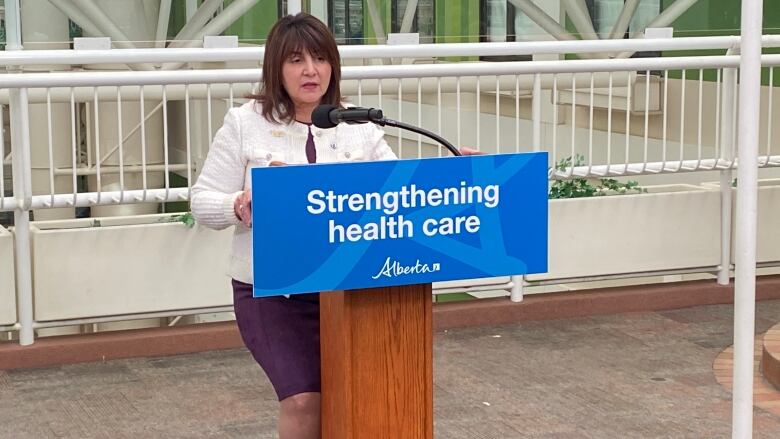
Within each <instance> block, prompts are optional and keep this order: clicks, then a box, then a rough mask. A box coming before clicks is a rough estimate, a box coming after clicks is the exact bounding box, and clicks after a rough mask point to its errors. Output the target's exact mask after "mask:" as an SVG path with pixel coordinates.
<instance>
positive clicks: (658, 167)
mask: <svg viewBox="0 0 780 439" xmlns="http://www.w3.org/2000/svg"><path fill="white" fill-rule="evenodd" d="M758 159H759V162H767V164H766V165H762V167H777V166H780V156H769V160H767V156H760V157H759V158H758ZM737 165H738V161H737V160H735V161H729V160H724V159H702V160H683V161H666V162H650V163H629V164H628V165H625V164H612V165H592V166H576V167H574V168H566V169H564V170H553V169H551V170H550V172H549V174H548V178H549V179H550V180H566V179H570V178H585V177H599V178H600V177H621V176H637V175H657V174H675V173H680V172H696V171H711V170H722V169H728V168H732V169H736V168H737ZM170 166H184V167H186V165H170ZM98 197H99V199H100V200H99V201H98ZM188 197H189V189H187V188H170V189H147V190H145V191H144V190H142V189H136V190H126V191H124V192H122V191H110V192H85V193H79V194H76V199H75V202H74V196H73V194H72V193H71V194H55V195H54V200H53V202H52V195H51V194H49V195H33V196H32V202H31V203H32V204H31V207H30V208H31V209H45V208H57V207H86V206H98V205H112V204H135V203H146V202H148V203H159V202H168V201H185V200H187V199H188ZM2 200H3V208H2V209H0V211H13V210H15V209H16V208H17V207H18V204H17V200H16V199H14V198H13V197H5V198H3V199H2Z"/></svg>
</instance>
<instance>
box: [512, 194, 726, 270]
mask: <svg viewBox="0 0 780 439" xmlns="http://www.w3.org/2000/svg"><path fill="white" fill-rule="evenodd" d="M647 189H648V192H649V193H646V194H636V195H614V196H604V197H593V198H573V199H561V200H550V211H549V215H550V219H549V245H550V247H549V272H548V273H547V274H540V275H530V276H528V277H527V279H528V280H529V281H538V280H548V279H567V278H576V277H583V276H602V275H616V274H627V273H638V272H648V271H658V270H671V269H683V268H692V267H705V266H716V265H718V264H719V262H720V194H719V192H718V191H715V190H710V189H705V188H701V187H698V186H692V185H668V186H650V187H647Z"/></svg>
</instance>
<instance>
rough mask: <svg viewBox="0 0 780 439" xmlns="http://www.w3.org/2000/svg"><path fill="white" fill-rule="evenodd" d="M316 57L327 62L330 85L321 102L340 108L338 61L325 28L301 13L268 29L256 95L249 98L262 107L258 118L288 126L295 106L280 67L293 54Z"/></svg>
mask: <svg viewBox="0 0 780 439" xmlns="http://www.w3.org/2000/svg"><path fill="white" fill-rule="evenodd" d="M296 52H299V53H306V52H308V53H309V54H311V55H312V56H314V55H318V56H322V57H323V58H325V60H326V61H328V63H330V67H331V73H330V84H328V89H327V90H326V91H325V94H324V95H323V96H322V101H321V103H323V104H330V105H335V106H337V107H341V86H340V82H341V59H340V57H339V50H338V47H337V46H336V40H335V39H334V38H333V35H332V34H331V33H330V30H329V29H328V27H327V26H325V24H324V23H323V22H321V21H320V20H318V19H317V18H316V17H314V16H312V15H309V14H307V13H305V12H300V13H298V14H295V15H287V16H285V17H282V18H281V19H279V21H277V22H276V24H274V26H273V27H272V28H271V32H270V33H269V34H268V40H266V43H265V55H264V56H263V79H262V87H261V88H260V93H258V94H256V95H250V96H249V97H250V98H253V99H256V100H257V102H258V103H260V105H262V112H261V113H262V115H263V117H265V118H266V119H267V120H269V121H271V122H277V123H278V122H283V123H290V122H292V121H293V119H295V104H293V101H292V99H290V96H289V95H288V94H287V91H286V90H285V89H284V83H283V82H282V65H283V64H284V62H285V60H287V58H289V57H290V55H292V54H293V53H296Z"/></svg>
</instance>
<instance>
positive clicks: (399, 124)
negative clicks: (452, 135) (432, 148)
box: [372, 117, 463, 156]
mask: <svg viewBox="0 0 780 439" xmlns="http://www.w3.org/2000/svg"><path fill="white" fill-rule="evenodd" d="M372 122H374V123H375V124H377V125H381V126H385V125H387V126H391V127H395V128H401V129H405V130H409V131H413V132H415V133H417V134H422V135H423V136H426V137H429V138H431V139H433V140H435V141H437V142H439V143H440V144H442V145H444V147H445V148H447V149H448V150H449V151H450V152H451V153H452V155H454V156H461V155H463V154H461V153H460V151H459V150H458V148H455V147H454V146H453V145H452V144H451V143H450V142H448V141H447V140H445V139H444V137H442V136H440V135H438V134H435V133H432V132H430V131H428V130H426V129H423V128H420V127H416V126H414V125H409V124H408V123H403V122H399V121H397V120H393V119H386V118H384V117H383V118H377V119H373V120H372Z"/></svg>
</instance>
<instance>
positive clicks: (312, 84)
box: [303, 82, 320, 91]
mask: <svg viewBox="0 0 780 439" xmlns="http://www.w3.org/2000/svg"><path fill="white" fill-rule="evenodd" d="M319 87H320V85H319V84H317V83H316V82H305V83H304V84H303V89H304V90H309V91H312V90H316V89H318V88H319Z"/></svg>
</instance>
